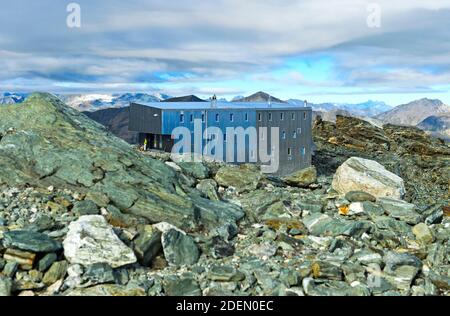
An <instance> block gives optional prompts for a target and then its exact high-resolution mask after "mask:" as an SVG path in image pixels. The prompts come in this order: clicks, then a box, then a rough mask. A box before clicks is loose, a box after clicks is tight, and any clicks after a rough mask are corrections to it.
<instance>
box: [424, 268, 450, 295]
mask: <svg viewBox="0 0 450 316" xmlns="http://www.w3.org/2000/svg"><path fill="white" fill-rule="evenodd" d="M428 277H429V278H430V280H431V282H432V283H433V284H434V285H435V286H436V287H437V288H438V289H440V290H445V291H449V290H450V277H448V276H445V275H440V274H439V273H436V272H435V271H430V273H429V275H428Z"/></svg>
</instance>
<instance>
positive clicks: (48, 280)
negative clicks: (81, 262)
mask: <svg viewBox="0 0 450 316" xmlns="http://www.w3.org/2000/svg"><path fill="white" fill-rule="evenodd" d="M68 266H69V264H68V262H67V261H58V262H54V263H53V264H52V266H51V267H50V269H49V270H48V271H47V272H46V273H45V275H44V278H43V279H42V282H43V283H44V284H46V285H51V284H53V283H55V282H56V281H58V280H60V279H63V278H64V277H65V275H66V273H67V267H68Z"/></svg>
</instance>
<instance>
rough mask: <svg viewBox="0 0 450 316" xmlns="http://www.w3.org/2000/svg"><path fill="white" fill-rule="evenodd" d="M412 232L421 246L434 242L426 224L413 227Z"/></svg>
mask: <svg viewBox="0 0 450 316" xmlns="http://www.w3.org/2000/svg"><path fill="white" fill-rule="evenodd" d="M412 232H413V233H414V235H415V236H416V238H417V240H418V241H420V242H421V243H423V244H431V243H432V242H433V241H434V236H433V233H432V232H431V230H430V228H429V227H428V226H427V224H424V223H420V224H417V225H416V226H414V227H413V229H412Z"/></svg>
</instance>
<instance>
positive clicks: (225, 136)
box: [223, 133, 227, 142]
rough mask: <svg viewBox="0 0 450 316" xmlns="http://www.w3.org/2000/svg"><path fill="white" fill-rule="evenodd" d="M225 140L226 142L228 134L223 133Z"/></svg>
mask: <svg viewBox="0 0 450 316" xmlns="http://www.w3.org/2000/svg"><path fill="white" fill-rule="evenodd" d="M223 141H224V142H226V141H227V134H226V133H223Z"/></svg>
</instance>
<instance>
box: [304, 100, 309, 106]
mask: <svg viewBox="0 0 450 316" xmlns="http://www.w3.org/2000/svg"><path fill="white" fill-rule="evenodd" d="M304 106H305V108H306V107H308V101H307V100H305V103H304Z"/></svg>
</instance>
